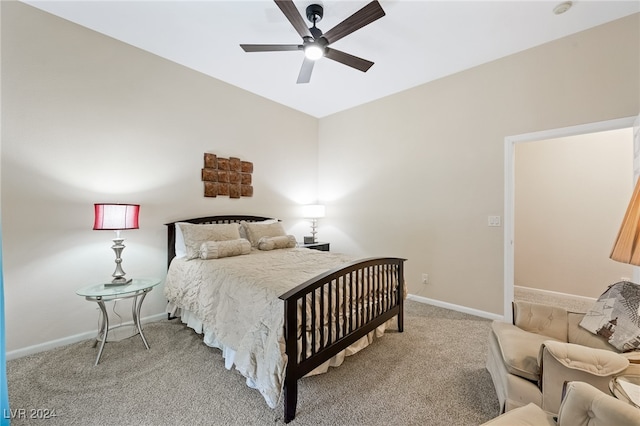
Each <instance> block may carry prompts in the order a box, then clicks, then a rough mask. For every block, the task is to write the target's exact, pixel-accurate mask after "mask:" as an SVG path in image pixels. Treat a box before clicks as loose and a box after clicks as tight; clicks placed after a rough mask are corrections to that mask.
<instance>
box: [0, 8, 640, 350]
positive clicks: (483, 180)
mask: <svg viewBox="0 0 640 426" xmlns="http://www.w3.org/2000/svg"><path fill="white" fill-rule="evenodd" d="M0 5H1V6H0V7H2V34H1V36H2V70H1V71H2V86H3V93H2V124H3V127H2V151H3V152H2V158H1V161H2V163H1V173H2V179H1V182H2V192H1V193H2V219H3V244H4V262H5V265H4V266H5V298H6V304H7V311H6V321H7V324H6V326H7V350H8V351H12V350H15V349H20V348H24V347H26V346H29V345H35V344H40V343H44V342H48V341H51V340H54V339H64V338H67V337H69V336H73V335H77V334H82V333H86V332H89V331H92V330H95V329H96V328H97V312H96V310H95V306H93V305H92V304H90V303H88V302H86V301H84V300H83V299H82V298H80V297H78V296H76V295H75V294H74V292H75V290H76V289H77V288H78V287H80V286H83V285H86V284H91V283H94V282H96V281H100V280H101V279H103V277H105V276H109V275H110V274H111V273H112V272H113V267H114V263H113V252H112V251H111V249H110V248H109V247H110V245H111V242H110V239H111V238H112V235H110V234H109V233H108V232H96V231H92V230H91V224H92V219H93V217H92V204H93V203H94V202H103V201H108V202H110V201H116V202H136V203H140V204H141V205H142V210H141V219H140V220H141V229H139V230H136V231H128V232H125V235H124V236H125V238H126V239H127V240H126V242H125V243H126V245H127V248H126V249H125V251H124V256H123V257H124V263H123V266H124V268H125V271H127V274H128V275H131V276H143V275H152V276H159V277H163V276H164V272H165V257H166V253H165V238H166V237H165V229H164V226H163V223H166V222H168V221H172V220H176V219H181V218H184V217H185V216H187V217H192V216H198V215H206V214H217V213H237V212H240V213H255V214H266V215H274V216H279V217H281V218H283V219H284V221H285V226H286V227H287V228H288V229H289V230H290V231H291V232H292V233H294V234H296V235H298V236H302V235H303V234H306V233H307V232H308V226H307V224H306V223H304V222H303V221H300V220H299V219H297V218H298V217H299V211H298V209H297V206H298V205H299V204H300V203H304V202H310V201H314V200H313V198H314V197H315V193H314V192H313V191H314V190H315V189H316V187H318V188H319V191H320V198H321V200H322V201H324V202H325V203H326V204H327V217H326V218H324V219H322V220H321V221H320V228H319V238H320V239H321V240H326V241H330V242H331V244H332V250H337V251H343V252H351V253H358V254H365V255H366V254H371V255H373V254H386V255H393V256H404V257H407V258H408V259H409V261H408V263H407V271H406V278H407V282H408V284H409V291H410V292H412V293H415V294H418V295H422V296H426V297H430V298H433V299H438V300H442V301H445V302H450V303H454V304H458V305H462V306H468V307H471V308H475V309H479V310H484V311H487V312H493V313H498V314H500V313H502V286H503V276H502V275H503V272H502V267H503V265H502V258H503V247H502V235H503V229H502V228H489V227H487V216H488V215H502V211H503V174H504V164H503V156H504V138H505V136H508V135H514V134H520V133H526V132H532V131H537V130H541V129H549V128H555V127H561V126H567V125H573V124H580V123H587V122H593V121H600V120H605V119H611V118H617V117H626V116H631V115H635V114H637V113H638V111H639V109H640V105H639V98H640V96H639V95H640V89H639V82H638V75H639V73H640V70H639V69H638V64H639V63H640V60H639V57H638V55H639V53H638V52H640V48H639V43H640V41H639V40H640V33H639V30H638V28H639V25H638V24H639V22H638V19H639V17H638V15H635V16H632V17H629V18H625V19H622V20H620V21H617V22H614V23H612V24H609V25H607V26H605V27H601V28H596V29H593V30H590V31H587V32H585V33H582V34H578V35H576V36H573V37H569V38H567V39H563V40H560V41H557V42H554V43H551V44H548V45H544V46H541V47H539V48H536V49H531V50H529V51H526V52H523V53H521V54H518V55H514V56H511V57H507V58H504V59H501V60H499V61H495V62H492V63H489V64H486V65H483V66H480V67H477V68H474V69H471V70H468V71H465V72H462V73H459V74H456V75H453V76H450V77H447V78H444V79H441V80H438V81H435V82H432V83H429V84H425V85H423V86H420V87H417V88H414V89H412V90H408V91H405V92H402V93H399V94H397V95H394V96H390V97H387V98H385V99H382V100H379V101H376V102H372V103H370V104H367V105H364V106H361V107H358V108H354V109H352V110H348V111H345V112H342V113H338V114H335V115H333V116H330V117H326V118H323V119H321V120H317V119H314V118H312V117H309V116H306V115H304V114H301V113H298V112H295V111H293V110H290V109H288V108H285V107H282V106H280V105H277V104H274V103H272V102H270V101H267V100H265V99H263V98H260V97H257V96H254V95H252V94H249V93H247V92H245V91H242V90H239V89H237V88H235V87H232V86H230V85H227V84H224V83H222V82H220V81H217V80H214V79H211V78H209V77H206V76H204V75H202V74H199V73H197V72H194V71H191V70H188V69H186V68H183V67H180V66H178V65H176V64H173V63H171V62H168V61H165V60H162V59H160V58H158V57H156V56H153V55H151V54H148V53H145V52H143V51H140V50H138V49H135V48H133V47H131V46H128V45H125V44H122V43H120V42H117V41H115V40H112V39H109V38H107V37H104V36H101V35H99V34H96V33H94V32H91V31H88V30H86V29H84V28H81V27H79V26H76V25H73V24H71V23H69V22H67V21H64V20H61V19H58V18H55V17H53V16H50V15H47V14H46V13H44V12H41V11H38V10H35V9H33V8H31V7H29V6H27V5H24V4H21V3H17V4H16V3H12V2H1V3H0ZM612 46H613V47H612ZM594 100H597V102H594ZM205 151H211V152H215V153H218V154H219V155H222V156H231V155H235V156H239V157H242V158H246V159H248V160H252V161H254V163H255V165H256V168H255V173H254V179H255V182H256V183H255V196H254V197H253V198H250V199H241V200H229V199H224V198H221V199H205V198H203V197H202V183H201V182H200V168H201V166H202V153H203V152H205ZM421 272H427V273H429V275H430V279H431V284H430V285H429V286H428V287H423V286H422V285H421V284H419V282H420V273H421ZM148 299H149V300H147V301H146V302H145V309H144V312H143V316H147V315H152V314H158V313H161V312H162V311H163V309H164V300H163V298H162V292H161V291H154V292H152V293H151V294H150V297H149V298H148ZM121 310H122V311H124V312H127V311H128V308H125V307H124V306H123V307H122V308H121Z"/></svg>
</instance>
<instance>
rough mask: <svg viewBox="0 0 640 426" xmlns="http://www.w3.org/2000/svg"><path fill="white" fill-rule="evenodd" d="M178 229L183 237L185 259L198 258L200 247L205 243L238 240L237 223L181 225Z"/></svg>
mask: <svg viewBox="0 0 640 426" xmlns="http://www.w3.org/2000/svg"><path fill="white" fill-rule="evenodd" d="M180 229H181V230H182V236H183V237H184V245H185V247H186V257H187V259H196V258H198V257H200V246H201V245H202V243H204V242H205V241H229V240H238V239H240V231H239V230H238V224H237V223H220V224H217V223H216V224H204V225H196V224H194V223H186V222H185V223H181V224H180Z"/></svg>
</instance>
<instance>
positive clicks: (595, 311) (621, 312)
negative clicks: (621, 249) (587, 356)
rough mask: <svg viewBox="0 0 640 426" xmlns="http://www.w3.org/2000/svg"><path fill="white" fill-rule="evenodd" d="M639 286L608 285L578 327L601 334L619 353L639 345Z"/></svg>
mask: <svg viewBox="0 0 640 426" xmlns="http://www.w3.org/2000/svg"><path fill="white" fill-rule="evenodd" d="M639 306H640V285H638V284H634V283H632V282H629V281H620V282H618V283H615V284H612V285H611V286H609V288H608V289H607V290H606V291H605V292H604V293H602V295H601V296H600V297H599V298H598V300H597V301H596V303H595V305H594V306H593V307H592V308H591V309H590V310H589V312H587V313H586V314H585V316H584V318H583V319H582V321H580V326H581V327H583V328H584V329H586V330H588V331H590V332H591V333H593V334H596V335H599V336H602V337H604V338H605V339H607V340H608V341H609V343H610V344H611V345H612V346H614V347H615V348H616V349H618V350H619V351H621V352H627V351H630V350H634V349H639V348H640V316H639V315H638V307H639Z"/></svg>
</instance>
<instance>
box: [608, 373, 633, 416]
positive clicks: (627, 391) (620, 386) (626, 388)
mask: <svg viewBox="0 0 640 426" xmlns="http://www.w3.org/2000/svg"><path fill="white" fill-rule="evenodd" d="M609 390H610V391H611V395H613V396H615V397H616V398H618V399H620V400H622V401H625V402H628V403H629V404H631V405H633V406H635V407H636V408H640V376H638V375H634V374H621V375H619V376H615V377H614V378H613V379H611V381H610V382H609Z"/></svg>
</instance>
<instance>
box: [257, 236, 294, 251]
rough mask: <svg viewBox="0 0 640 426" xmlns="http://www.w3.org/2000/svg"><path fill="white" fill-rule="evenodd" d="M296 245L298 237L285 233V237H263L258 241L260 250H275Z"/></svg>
mask: <svg viewBox="0 0 640 426" xmlns="http://www.w3.org/2000/svg"><path fill="white" fill-rule="evenodd" d="M295 246H296V237H294V236H293V235H285V236H284V237H282V236H280V237H262V238H260V240H259V241H258V250H274V249H283V248H292V247H295Z"/></svg>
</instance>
